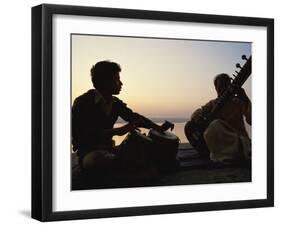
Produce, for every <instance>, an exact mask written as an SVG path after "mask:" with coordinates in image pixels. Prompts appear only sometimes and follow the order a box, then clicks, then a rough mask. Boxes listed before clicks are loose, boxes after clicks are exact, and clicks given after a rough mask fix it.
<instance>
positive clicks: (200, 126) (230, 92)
mask: <svg viewBox="0 0 281 226" xmlns="http://www.w3.org/2000/svg"><path fill="white" fill-rule="evenodd" d="M242 59H243V60H245V61H246V62H245V64H244V65H243V67H241V65H240V64H236V67H237V68H238V70H239V69H240V70H239V71H235V73H236V74H233V76H234V78H231V83H230V85H229V87H228V88H227V89H226V90H225V91H224V92H223V94H222V95H221V96H220V97H219V98H218V99H217V102H216V104H215V105H214V107H213V109H212V110H211V112H210V113H208V115H203V116H202V117H201V118H200V119H199V120H196V121H193V120H191V121H188V122H187V123H186V125H185V135H186V137H187V139H188V140H189V142H190V144H191V145H192V146H193V147H194V148H195V149H196V150H197V151H199V153H200V155H201V156H202V157H206V158H208V157H209V150H208V147H207V145H206V143H205V140H204V136H203V134H204V131H205V130H206V129H207V127H208V126H209V124H210V123H211V122H212V121H213V120H214V119H216V117H217V114H218V113H219V111H220V110H221V109H222V108H223V107H224V106H225V104H226V103H227V102H228V101H229V100H230V99H231V98H232V97H233V96H234V95H235V94H236V92H237V91H238V90H239V89H240V88H241V87H242V85H243V84H244V83H245V81H246V80H247V79H248V78H249V77H250V75H251V73H252V56H250V57H249V58H247V57H246V55H243V56H242Z"/></svg>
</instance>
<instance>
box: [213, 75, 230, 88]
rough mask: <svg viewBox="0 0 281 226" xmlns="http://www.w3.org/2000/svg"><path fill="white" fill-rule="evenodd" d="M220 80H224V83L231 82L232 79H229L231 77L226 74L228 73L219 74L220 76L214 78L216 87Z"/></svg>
mask: <svg viewBox="0 0 281 226" xmlns="http://www.w3.org/2000/svg"><path fill="white" fill-rule="evenodd" d="M218 80H224V81H227V82H228V81H229V82H230V81H231V79H230V77H229V75H228V74H226V73H221V74H218V75H216V77H215V78H214V85H215V86H216V85H217V81H218Z"/></svg>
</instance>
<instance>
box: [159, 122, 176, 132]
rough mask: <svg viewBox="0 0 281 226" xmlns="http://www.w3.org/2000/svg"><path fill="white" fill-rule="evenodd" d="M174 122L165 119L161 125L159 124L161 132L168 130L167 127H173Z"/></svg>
mask: <svg viewBox="0 0 281 226" xmlns="http://www.w3.org/2000/svg"><path fill="white" fill-rule="evenodd" d="M174 126H175V125H174V124H173V123H171V122H168V121H165V122H164V123H163V124H162V125H161V126H160V130H161V131H162V132H164V131H166V130H168V129H171V131H172V130H173V129H174Z"/></svg>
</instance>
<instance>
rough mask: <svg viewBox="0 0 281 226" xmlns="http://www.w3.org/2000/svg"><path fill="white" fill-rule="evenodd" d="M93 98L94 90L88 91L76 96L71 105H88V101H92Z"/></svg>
mask: <svg viewBox="0 0 281 226" xmlns="http://www.w3.org/2000/svg"><path fill="white" fill-rule="evenodd" d="M94 97H95V91H94V89H90V90H88V91H87V92H85V93H83V94H81V95H80V96H78V97H77V98H76V99H75V100H74V102H73V105H80V104H83V103H89V102H90V101H92V100H93V99H94Z"/></svg>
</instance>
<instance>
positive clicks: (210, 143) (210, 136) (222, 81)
mask: <svg viewBox="0 0 281 226" xmlns="http://www.w3.org/2000/svg"><path fill="white" fill-rule="evenodd" d="M230 84H231V79H230V77H229V76H228V75H227V74H219V75H217V76H216V77H215V79H214V85H215V89H216V91H217V95H218V97H217V98H216V99H214V100H211V101H209V102H208V103H207V104H206V105H204V106H202V107H201V108H199V109H197V110H196V111H195V112H194V113H193V114H192V116H191V121H190V122H191V123H187V124H186V127H185V133H186V136H187V137H190V136H191V134H190V133H192V132H193V131H192V130H193V128H191V127H192V126H191V124H192V122H195V123H196V122H199V121H200V120H202V118H203V117H205V116H208V114H209V113H210V112H211V111H212V109H213V108H214V106H215V105H216V104H217V102H218V99H219V98H220V97H221V95H222V94H223V93H224V91H225V90H226V89H227V88H229V85H230ZM244 117H245V119H246V122H247V123H248V124H249V125H251V101H250V99H249V98H248V96H247V94H246V93H245V91H244V89H243V88H238V91H237V92H236V95H234V96H233V97H231V98H230V99H229V100H228V101H227V102H226V103H225V104H224V105H223V107H222V108H221V109H220V111H219V112H218V113H217V115H216V117H215V118H214V120H213V121H212V122H211V123H210V124H209V125H208V127H207V129H206V130H205V131H204V133H203V137H204V141H205V144H203V142H202V143H201V144H200V143H199V144H196V142H195V144H194V145H193V144H192V145H193V146H194V147H195V148H196V149H201V150H198V151H199V152H200V151H201V152H202V153H207V155H208V157H209V158H210V159H211V160H212V161H215V162H225V163H227V162H232V161H237V160H240V159H249V158H250V155H251V141H250V138H249V136H248V133H247V131H246V129H245V124H244V119H243V118H244ZM206 146H207V147H206ZM202 149H205V150H202Z"/></svg>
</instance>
